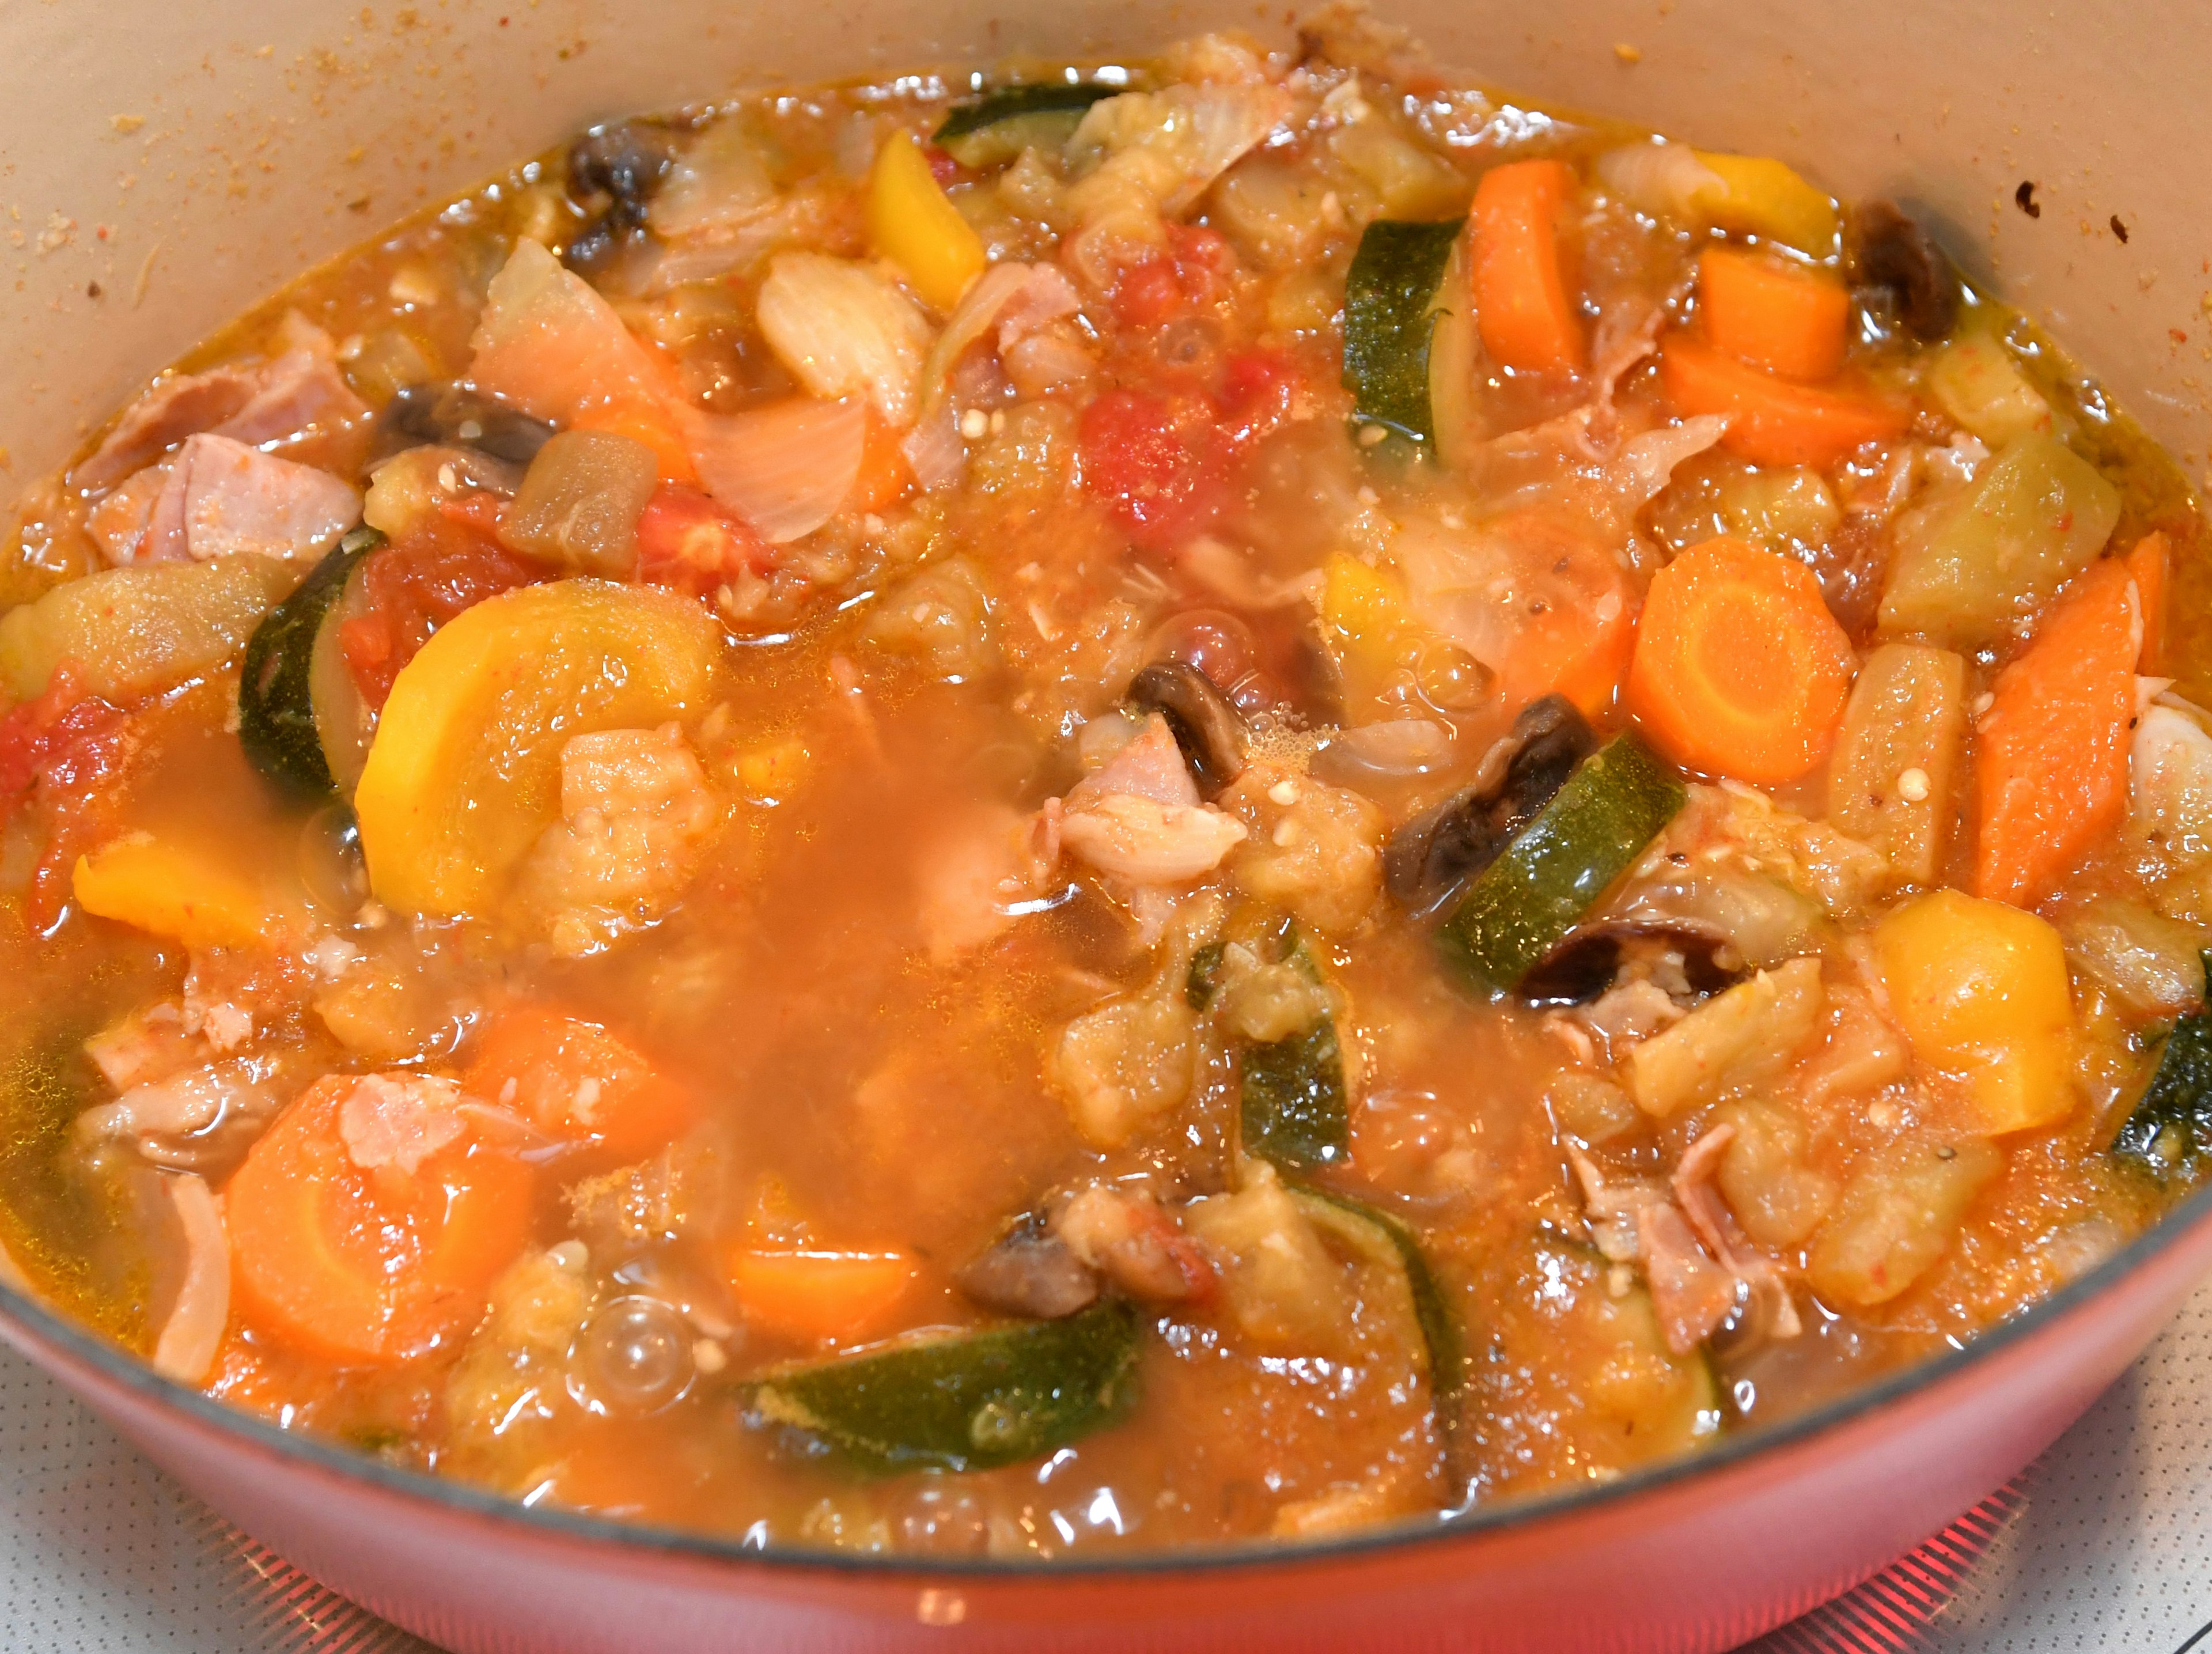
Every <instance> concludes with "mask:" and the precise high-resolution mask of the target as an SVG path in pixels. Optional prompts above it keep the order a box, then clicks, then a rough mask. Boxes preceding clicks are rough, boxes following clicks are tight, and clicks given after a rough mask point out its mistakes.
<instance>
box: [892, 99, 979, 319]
mask: <svg viewBox="0 0 2212 1654" xmlns="http://www.w3.org/2000/svg"><path fill="white" fill-rule="evenodd" d="M868 235H869V238H870V240H872V241H873V242H874V243H875V246H876V251H877V252H880V253H882V254H883V255H884V257H885V258H889V259H890V261H891V262H892V263H893V264H895V265H897V266H898V267H899V268H900V269H901V270H902V271H905V272H906V278H907V281H908V283H909V284H910V285H911V286H912V287H913V289H914V290H915V292H916V293H919V294H920V295H921V297H922V301H923V302H924V303H926V304H927V305H929V306H930V307H932V308H933V309H934V310H936V312H937V313H938V314H939V315H950V314H951V312H952V309H953V307H955V306H956V305H957V304H958V303H959V302H960V295H962V294H963V293H964V292H966V291H967V290H968V287H969V283H972V282H973V281H974V280H975V278H976V277H978V276H981V274H982V273H983V265H984V264H985V262H986V260H985V258H984V256H983V240H982V238H981V236H979V235H977V234H975V229H974V228H973V227H971V226H970V225H969V222H968V221H967V220H966V219H964V218H963V217H962V216H960V210H959V209H958V208H957V207H955V206H954V205H953V204H952V203H951V199H950V198H948V197H947V196H946V195H945V192H944V191H943V190H942V189H940V188H939V187H938V183H937V179H936V178H935V177H934V176H933V175H932V173H930V170H929V161H928V158H927V156H925V155H923V154H922V153H921V144H919V143H915V139H914V134H913V133H911V132H894V133H892V134H891V135H890V137H888V138H885V139H884V143H883V146H882V147H881V148H880V149H878V150H877V151H876V161H875V165H874V166H873V167H871V168H870V169H869V172H868Z"/></svg>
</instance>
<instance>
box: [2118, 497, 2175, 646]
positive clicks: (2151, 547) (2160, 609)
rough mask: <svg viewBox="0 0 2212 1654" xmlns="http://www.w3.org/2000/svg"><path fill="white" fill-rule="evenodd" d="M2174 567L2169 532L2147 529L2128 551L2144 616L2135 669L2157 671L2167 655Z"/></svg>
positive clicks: (2140, 611) (2129, 567) (2137, 603)
mask: <svg viewBox="0 0 2212 1654" xmlns="http://www.w3.org/2000/svg"><path fill="white" fill-rule="evenodd" d="M2172 567H2173V553H2172V548H2171V547H2170V546H2169V545H2167V544H2166V536H2165V535H2163V534H2160V533H2156V532H2153V533H2148V534H2146V535H2144V536H2143V537H2142V538H2141V539H2139V540H2137V541H2136V544H2135V549H2134V550H2132V551H2130V552H2129V553H2128V573H2129V574H2130V575H2133V576H2135V582H2136V610H2137V612H2139V613H2140V614H2141V615H2142V640H2143V642H2142V660H2141V661H2140V662H2139V663H2137V666H2136V671H2138V672H2151V673H2156V672H2157V671H2158V669H2159V663H2160V661H2161V660H2164V659H2165V658H2166V583H2167V581H2168V579H2169V578H2170V577H2171V574H2172Z"/></svg>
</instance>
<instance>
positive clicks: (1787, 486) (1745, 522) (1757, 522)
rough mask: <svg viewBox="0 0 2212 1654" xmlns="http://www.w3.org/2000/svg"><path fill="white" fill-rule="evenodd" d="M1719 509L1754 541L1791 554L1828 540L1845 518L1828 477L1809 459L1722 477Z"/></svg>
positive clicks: (1732, 523) (1736, 530)
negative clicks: (1785, 466)
mask: <svg viewBox="0 0 2212 1654" xmlns="http://www.w3.org/2000/svg"><path fill="white" fill-rule="evenodd" d="M1720 508H1721V514H1722V516H1723V517H1725V518H1726V519H1727V520H1728V526H1729V527H1730V528H1731V529H1733V530H1735V532H1737V533H1738V534H1741V536H1743V538H1746V539H1747V540H1749V541H1750V542H1751V543H1752V544H1754V545H1760V546H1764V547H1765V548H1766V550H1769V551H1776V552H1779V553H1781V554H1782V555H1783V556H1790V555H1791V554H1792V553H1794V552H1796V551H1797V550H1801V549H1802V548H1806V547H1814V546H1821V545H1825V544H1827V540H1828V537H1829V535H1831V534H1832V533H1834V532H1835V531H1836V527H1837V525H1838V524H1839V523H1841V522H1842V521H1843V520H1844V511H1843V508H1842V507H1841V506H1839V505H1838V504H1837V503H1836V496H1835V494H1834V492H1833V490H1831V489H1830V488H1829V487H1828V484H1827V480H1826V478H1825V477H1822V476H1821V475H1820V472H1819V471H1814V469H1813V468H1812V467H1811V466H1809V465H1794V466H1791V467H1790V468H1789V469H1787V470H1783V471H1772V470H1769V471H1740V472H1738V473H1737V474H1735V475H1734V476H1732V477H1726V478H1724V479H1723V481H1722V483H1721V487H1720Z"/></svg>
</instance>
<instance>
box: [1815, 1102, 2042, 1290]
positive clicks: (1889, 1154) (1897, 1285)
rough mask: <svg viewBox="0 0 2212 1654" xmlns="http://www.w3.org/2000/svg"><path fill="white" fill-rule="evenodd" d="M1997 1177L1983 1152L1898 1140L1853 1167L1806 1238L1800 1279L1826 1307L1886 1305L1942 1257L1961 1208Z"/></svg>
mask: <svg viewBox="0 0 2212 1654" xmlns="http://www.w3.org/2000/svg"><path fill="white" fill-rule="evenodd" d="M2003 1170H2004V1156H2003V1155H2002V1153H2001V1152H1998V1150H1997V1149H1996V1147H1995V1146H1993V1145H1991V1144H1989V1143H1985V1142H1983V1141H1981V1140H1978V1139H1976V1138H1972V1137H1962V1138H1959V1139H1956V1140H1948V1141H1931V1140H1928V1139H1926V1138H1922V1137H1912V1138H1906V1139H1904V1140H1900V1141H1899V1142H1896V1143H1893V1144H1891V1145H1890V1146H1888V1147H1887V1148H1884V1149H1879V1150H1877V1151H1875V1152H1874V1153H1873V1154H1871V1155H1869V1156H1868V1157H1867V1158H1866V1159H1865V1160H1864V1161H1863V1162H1862V1163H1861V1164H1860V1165H1859V1166H1858V1168H1857V1171H1855V1172H1854V1173H1853V1175H1852V1177H1851V1179H1850V1182H1849V1183H1846V1184H1845V1185H1844V1193H1843V1198H1842V1199H1841V1200H1840V1201H1838V1204H1837V1207H1836V1211H1835V1213H1834V1215H1833V1216H1832V1217H1831V1218H1830V1219H1828V1221H1827V1222H1826V1224H1825V1225H1822V1227H1821V1228H1820V1231H1819V1232H1818V1233H1817V1234H1815V1235H1814V1237H1813V1244H1812V1247H1811V1249H1810V1250H1809V1251H1808V1254H1807V1257H1806V1273H1807V1274H1808V1276H1809V1277H1810V1278H1811V1280H1812V1282H1813V1285H1814V1288H1815V1289H1816V1290H1817V1291H1818V1292H1820V1295H1821V1296H1822V1297H1823V1298H1827V1299H1829V1300H1830V1301H1832V1302H1839V1303H1844V1304H1857V1305H1860V1306H1861V1307H1863V1308H1870V1307H1872V1306H1873V1305H1875V1304H1887V1302H1889V1300H1890V1299H1892V1298H1895V1297H1896V1296H1897V1295H1898V1294H1899V1292H1903V1291H1905V1288H1906V1287H1908V1286H1911V1285H1912V1283H1913V1282H1914V1281H1916V1280H1919V1279H1920V1277H1921V1276H1922V1275H1923V1274H1926V1273H1927V1272H1928V1270H1929V1268H1930V1267H1931V1266H1933V1265H1934V1264H1935V1263H1936V1261H1937V1260H1938V1259H1940V1258H1941V1257H1942V1256H1943V1254H1944V1253H1946V1252H1948V1250H1950V1248H1951V1242H1952V1238H1953V1237H1954V1236H1955V1235H1956V1234H1957V1233H1958V1230H1959V1225H1960V1223H1961V1222H1962V1221H1963V1220H1964V1219H1965V1217H1966V1208H1967V1207H1970V1206H1971V1205H1972V1204H1973V1201H1974V1197H1975V1196H1976V1195H1978V1194H1980V1193H1981V1192H1982V1190H1983V1189H1984V1188H1985V1187H1986V1186H1987V1185H1989V1184H1990V1183H1992V1182H1994V1181H1995V1180H1996V1177H1997V1176H1998V1175H1999V1174H2000V1173H2001V1172H2002V1171H2003Z"/></svg>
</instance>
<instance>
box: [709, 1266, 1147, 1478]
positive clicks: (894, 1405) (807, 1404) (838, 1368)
mask: <svg viewBox="0 0 2212 1654" xmlns="http://www.w3.org/2000/svg"><path fill="white" fill-rule="evenodd" d="M1142 1331H1143V1321H1142V1318H1141V1317H1140V1316H1139V1312H1138V1311H1137V1310H1136V1309H1135V1308H1134V1307H1133V1305H1131V1304H1127V1303H1124V1302H1122V1301H1121V1300H1119V1299H1112V1298H1109V1299H1107V1300H1105V1301H1103V1302H1101V1303H1098V1304H1093V1305H1092V1306H1091V1308H1090V1309H1087V1310H1083V1311H1082V1312H1081V1313H1080V1314H1078V1315H1073V1316H1070V1317H1067V1318H1066V1320H1064V1321H1034V1322H1026V1323H1020V1324H1018V1325H1014V1326H1010V1327H995V1328H992V1329H988V1330H986V1331H983V1332H978V1333H969V1334H963V1335H957V1336H954V1337H950V1338H932V1339H927V1340H919V1341H912V1342H907V1343H900V1344H892V1345H889V1346H886V1347H883V1348H879V1349H874V1350H868V1351H864V1352H863V1353H860V1354H858V1355H850V1356H846V1357H843V1358H842V1359H837V1360H834V1361H824V1362H820V1363H817V1364H814V1365H807V1366H797V1367H787V1368H785V1369H783V1370H782V1371H778V1372H771V1373H769V1374H767V1375H766V1376H764V1377H762V1378H760V1379H757V1380H756V1381H755V1382H754V1383H753V1384H752V1385H751V1386H750V1406H751V1408H752V1410H753V1411H754V1412H755V1413H757V1414H758V1415H759V1416H760V1417H761V1418H762V1419H763V1420H767V1421H769V1422H770V1423H774V1424H780V1425H785V1426H790V1427H792V1428H793V1429H796V1430H799V1431H800V1432H804V1433H805V1434H806V1435H807V1436H810V1437H811V1438H813V1439H814V1440H816V1441H817V1442H819V1443H820V1444H822V1445H823V1447H825V1448H827V1449H829V1450H830V1451H831V1452H833V1453H835V1454H836V1456H839V1457H840V1458H842V1459H843V1460H845V1461H846V1462H848V1464H850V1465H852V1466H853V1467H854V1468H855V1469H860V1470H863V1471H866V1472H869V1473H871V1474H873V1475H897V1474H899V1473H901V1472H903V1471H908V1470H921V1469H942V1470H987V1469H994V1468H995V1467H997V1466H1000V1465H1007V1464H1018V1463H1020V1462H1022V1461H1024V1460H1025V1459H1035V1458H1039V1457H1042V1456H1044V1455H1046V1454H1048V1453H1051V1452H1054V1451H1055V1450H1058V1449H1060V1448H1061V1447H1064V1446H1066V1444H1068V1443H1069V1442H1072V1441H1073V1440H1075V1439H1076V1438H1079V1437H1081V1436H1086V1435H1089V1434H1090V1433H1091V1432H1093V1431H1095V1430H1099V1429H1103V1427H1104V1426H1107V1425H1109V1424H1112V1423H1113V1422H1115V1420H1117V1419H1119V1418H1120V1417H1121V1415H1122V1414H1123V1413H1125V1412H1126V1411H1127V1409H1128V1408H1130V1407H1131V1406H1133V1404H1134V1402H1135V1401H1136V1398H1137V1393H1138V1386H1137V1364H1138V1358H1139V1355H1140V1354H1141V1353H1142V1352H1143V1339H1142V1336H1141V1335H1142Z"/></svg>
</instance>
